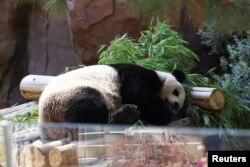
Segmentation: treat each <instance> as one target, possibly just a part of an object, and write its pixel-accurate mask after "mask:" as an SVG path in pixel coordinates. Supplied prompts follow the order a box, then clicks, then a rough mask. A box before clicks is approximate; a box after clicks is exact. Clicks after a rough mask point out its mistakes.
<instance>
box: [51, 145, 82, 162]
mask: <svg viewBox="0 0 250 167" xmlns="http://www.w3.org/2000/svg"><path fill="white" fill-rule="evenodd" d="M77 160H78V158H77V149H76V146H75V145H74V144H67V145H63V146H58V147H54V148H52V149H51V150H50V151H49V163H50V165H51V166H67V165H76V164H77Z"/></svg>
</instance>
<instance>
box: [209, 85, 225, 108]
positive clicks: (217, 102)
mask: <svg viewBox="0 0 250 167" xmlns="http://www.w3.org/2000/svg"><path fill="white" fill-rule="evenodd" d="M210 105H211V106H212V108H213V109H222V108H223V107H224V105H225V98H224V95H223V94H222V92H221V91H219V90H218V89H216V90H214V91H213V93H212V94H211V96H210Z"/></svg>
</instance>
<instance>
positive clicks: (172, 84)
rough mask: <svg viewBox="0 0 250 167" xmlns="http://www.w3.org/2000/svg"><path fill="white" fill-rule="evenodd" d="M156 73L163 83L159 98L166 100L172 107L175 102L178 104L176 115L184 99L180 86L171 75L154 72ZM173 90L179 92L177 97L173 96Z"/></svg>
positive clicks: (184, 95) (183, 91)
mask: <svg viewBox="0 0 250 167" xmlns="http://www.w3.org/2000/svg"><path fill="white" fill-rule="evenodd" d="M156 73H157V74H158V76H159V77H160V78H161V80H162V81H163V82H164V83H163V87H162V88H161V98H162V99H167V100H168V101H169V102H170V103H171V104H172V105H174V103H175V102H178V104H179V108H178V110H176V111H175V113H177V112H178V111H180V110H181V109H182V107H183V105H184V101H185V97H186V94H185V90H184V88H183V86H182V84H181V83H180V82H178V81H177V80H176V78H175V77H174V76H173V75H172V74H171V73H167V72H161V71H156ZM175 89H177V91H178V92H179V96H175V95H174V94H173V91H174V90H175Z"/></svg>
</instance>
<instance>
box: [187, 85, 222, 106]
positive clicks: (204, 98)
mask: <svg viewBox="0 0 250 167" xmlns="http://www.w3.org/2000/svg"><path fill="white" fill-rule="evenodd" d="M190 95H191V98H192V100H193V103H194V104H195V105H197V106H199V107H202V108H205V109H210V110H218V109H222V108H223V107H224V105H225V97H224V95H223V93H222V92H221V91H220V90H219V89H216V88H202V87H195V88H193V90H192V91H191V92H190Z"/></svg>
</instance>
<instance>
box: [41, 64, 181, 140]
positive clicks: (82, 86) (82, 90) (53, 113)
mask: <svg viewBox="0 0 250 167" xmlns="http://www.w3.org/2000/svg"><path fill="white" fill-rule="evenodd" d="M184 80H185V74H184V73H183V72H181V71H179V70H174V71H173V72H172V73H170V72H160V71H156V70H151V69H148V68H144V67H141V66H138V65H133V64H113V65H92V66H87V67H84V68H80V69H76V70H73V71H70V72H67V73H64V74H61V75H59V76H57V77H55V78H54V79H53V80H52V81H51V82H49V84H48V85H47V86H46V88H45V89H44V91H43V92H42V95H41V97H40V99H39V122H40V125H41V124H44V125H45V124H46V123H54V122H72V123H97V124H102V123H125V124H127V123H128V124H131V123H133V122H135V121H136V120H142V121H144V122H146V123H148V124H151V125H167V124H168V123H170V121H171V118H172V115H173V114H174V113H176V112H178V111H179V110H180V109H181V108H182V106H183V103H184V100H185V91H184V88H183V86H182V82H183V81H184ZM128 104H131V105H132V107H131V105H128ZM124 108H125V109H124ZM130 109H131V110H130ZM133 109H134V110H133ZM122 114H123V115H124V114H125V117H123V116H122V117H120V115H122ZM121 118H122V119H121ZM130 119H132V121H131V120H130ZM117 120H118V121H117ZM64 133H65V132H63V131H60V130H58V129H57V128H45V127H44V126H43V127H42V129H41V135H42V138H44V139H59V138H62V137H63V136H64V135H65V134H64Z"/></svg>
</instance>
